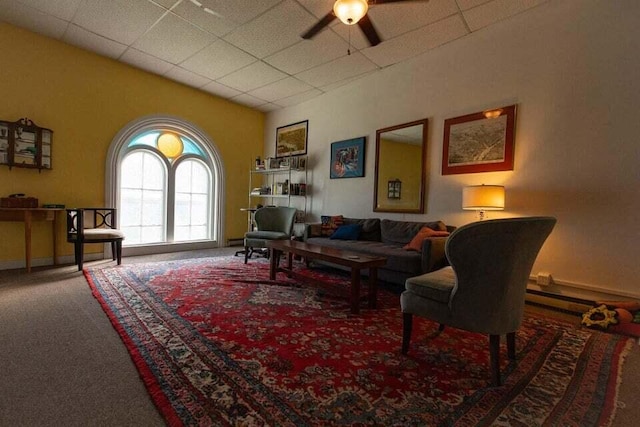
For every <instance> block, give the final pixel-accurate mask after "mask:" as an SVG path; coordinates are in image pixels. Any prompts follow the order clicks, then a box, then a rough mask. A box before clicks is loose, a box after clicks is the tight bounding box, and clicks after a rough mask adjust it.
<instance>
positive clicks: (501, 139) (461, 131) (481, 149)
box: [442, 105, 516, 175]
mask: <svg viewBox="0 0 640 427" xmlns="http://www.w3.org/2000/svg"><path fill="white" fill-rule="evenodd" d="M515 121H516V106H515V105H509V106H507V107H502V108H497V109H494V110H488V111H481V112H479V113H474V114H468V115H466V116H460V117H454V118H451V119H447V120H445V121H444V142H443V148H442V175H453V174H459V173H477V172H495V171H507V170H513V154H514V151H513V145H514V128H515Z"/></svg>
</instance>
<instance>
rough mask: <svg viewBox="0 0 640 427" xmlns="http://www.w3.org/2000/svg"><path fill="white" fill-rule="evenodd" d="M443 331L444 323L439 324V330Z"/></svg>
mask: <svg viewBox="0 0 640 427" xmlns="http://www.w3.org/2000/svg"><path fill="white" fill-rule="evenodd" d="M442 331H444V323H440V325H439V326H438V332H442Z"/></svg>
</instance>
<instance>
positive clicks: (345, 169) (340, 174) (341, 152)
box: [329, 136, 366, 179]
mask: <svg viewBox="0 0 640 427" xmlns="http://www.w3.org/2000/svg"><path fill="white" fill-rule="evenodd" d="M365 142H366V138H365V137H364V136H362V137H359V138H353V139H347V140H344V141H337V142H334V143H332V144H331V159H330V165H329V168H330V170H329V178H331V179H338V178H359V177H363V176H364V161H365Z"/></svg>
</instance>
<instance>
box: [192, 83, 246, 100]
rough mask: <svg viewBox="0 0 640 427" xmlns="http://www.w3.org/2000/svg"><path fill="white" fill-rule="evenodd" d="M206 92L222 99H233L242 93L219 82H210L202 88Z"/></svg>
mask: <svg viewBox="0 0 640 427" xmlns="http://www.w3.org/2000/svg"><path fill="white" fill-rule="evenodd" d="M201 89H202V90H204V91H205V92H209V93H212V94H214V95H218V96H220V97H222V98H233V97H234V96H238V95H240V94H241V93H242V92H240V91H239V90H235V89H232V88H230V87H229V86H225V85H223V84H220V83H218V82H210V83H207V84H206V85H204V86H203V87H201Z"/></svg>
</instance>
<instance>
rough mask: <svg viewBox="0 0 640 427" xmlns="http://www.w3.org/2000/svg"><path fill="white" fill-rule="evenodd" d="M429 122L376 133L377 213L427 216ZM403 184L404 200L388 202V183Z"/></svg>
mask: <svg viewBox="0 0 640 427" xmlns="http://www.w3.org/2000/svg"><path fill="white" fill-rule="evenodd" d="M427 130H428V120H427V119H422V120H415V121H413V122H409V123H403V124H400V125H396V126H390V127H387V128H384V129H378V130H377V131H376V168H375V180H374V193H373V211H374V212H395V213H399V212H402V213H424V198H425V189H426V185H427V173H426V165H427V133H428V132H427ZM395 179H397V180H400V181H402V199H397V198H389V197H387V196H388V195H389V192H388V190H389V188H388V183H389V181H391V180H395Z"/></svg>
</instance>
